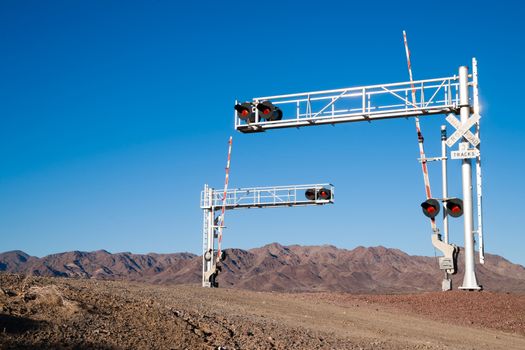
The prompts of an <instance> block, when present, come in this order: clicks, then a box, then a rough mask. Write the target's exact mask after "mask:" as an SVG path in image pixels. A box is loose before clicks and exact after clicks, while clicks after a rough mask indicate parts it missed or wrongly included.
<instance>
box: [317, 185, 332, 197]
mask: <svg viewBox="0 0 525 350" xmlns="http://www.w3.org/2000/svg"><path fill="white" fill-rule="evenodd" d="M331 196H332V192H331V191H330V190H329V189H327V188H324V187H323V188H320V189H319V191H317V197H318V199H322V200H328V199H330V197H331Z"/></svg>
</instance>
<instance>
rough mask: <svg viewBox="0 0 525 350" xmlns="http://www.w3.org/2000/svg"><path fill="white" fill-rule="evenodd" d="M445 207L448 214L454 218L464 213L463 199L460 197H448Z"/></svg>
mask: <svg viewBox="0 0 525 350" xmlns="http://www.w3.org/2000/svg"><path fill="white" fill-rule="evenodd" d="M445 208H446V209H447V214H448V215H450V216H452V217H453V218H459V217H460V216H461V215H463V201H462V200H461V199H459V198H450V199H447V201H446V203H445Z"/></svg>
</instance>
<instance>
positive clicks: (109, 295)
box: [0, 274, 525, 349]
mask: <svg viewBox="0 0 525 350" xmlns="http://www.w3.org/2000/svg"><path fill="white" fill-rule="evenodd" d="M0 288H1V290H0V349H15V348H16V349H35V348H36V349H39V348H40V349H525V324H524V317H525V316H524V315H525V296H524V295H519V294H503V293H486V292H483V293H468V292H452V293H423V294H410V295H409V294H403V295H351V294H342V293H337V294H336V293H299V294H286V293H258V292H252V291H243V290H233V289H214V290H212V289H204V288H201V287H199V286H197V285H182V286H173V287H170V286H154V285H146V284H138V283H129V282H101V281H95V280H72V279H59V278H35V277H27V278H26V277H22V276H17V275H6V274H0Z"/></svg>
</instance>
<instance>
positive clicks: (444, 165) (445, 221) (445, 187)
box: [441, 125, 448, 244]
mask: <svg viewBox="0 0 525 350" xmlns="http://www.w3.org/2000/svg"><path fill="white" fill-rule="evenodd" d="M441 178H442V185H443V193H442V195H443V198H444V199H447V198H448V184H447V126H446V125H441ZM443 234H444V239H445V243H447V244H448V215H447V211H446V210H443Z"/></svg>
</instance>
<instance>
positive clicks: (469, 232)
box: [459, 66, 481, 290]
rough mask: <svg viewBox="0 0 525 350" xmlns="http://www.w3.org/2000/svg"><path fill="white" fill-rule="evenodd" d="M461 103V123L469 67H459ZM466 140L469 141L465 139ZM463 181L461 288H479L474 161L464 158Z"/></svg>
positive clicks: (464, 118) (466, 114) (464, 114)
mask: <svg viewBox="0 0 525 350" xmlns="http://www.w3.org/2000/svg"><path fill="white" fill-rule="evenodd" d="M459 103H460V105H459V106H460V115H461V124H465V123H467V120H468V119H469V118H470V103H469V84H468V67H466V66H462V67H459ZM464 142H467V141H466V140H465V139H464ZM461 177H462V183H463V213H464V230H465V276H464V278H463V285H462V286H461V287H459V289H466V290H479V289H481V287H480V286H479V285H478V282H477V280H476V272H475V265H474V220H473V219H474V218H473V214H474V213H473V206H472V161H471V159H463V161H462V164H461Z"/></svg>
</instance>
